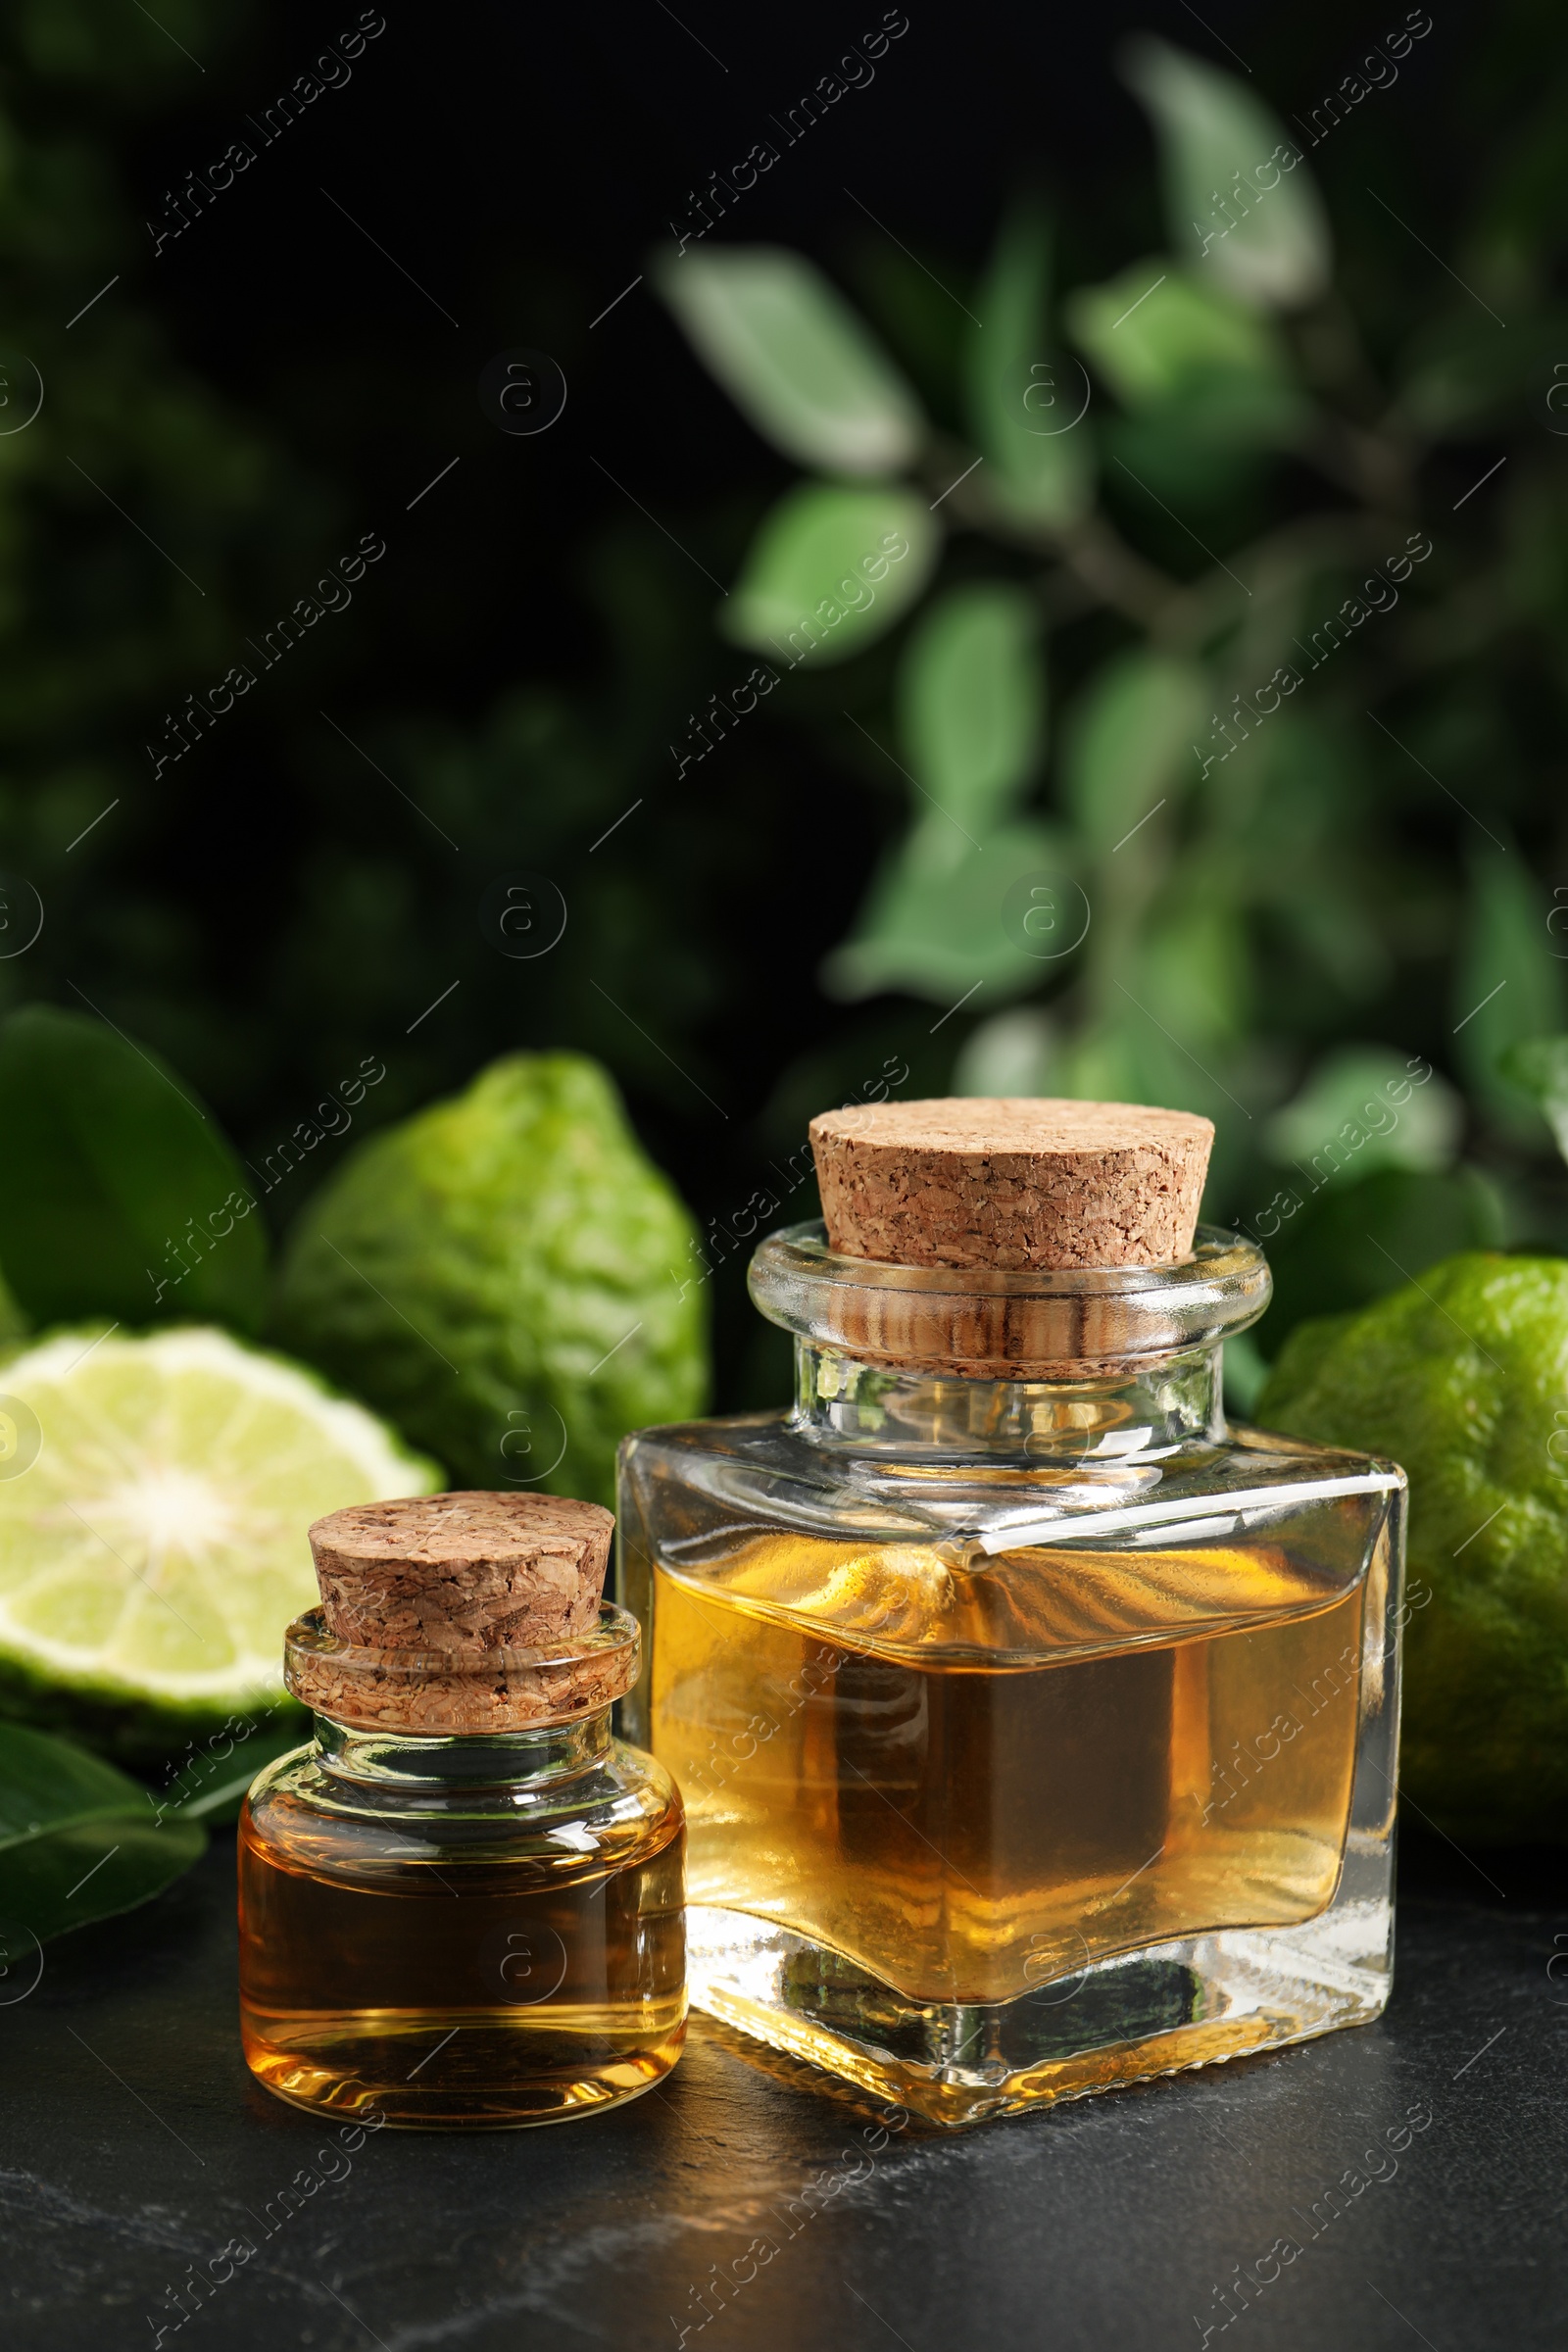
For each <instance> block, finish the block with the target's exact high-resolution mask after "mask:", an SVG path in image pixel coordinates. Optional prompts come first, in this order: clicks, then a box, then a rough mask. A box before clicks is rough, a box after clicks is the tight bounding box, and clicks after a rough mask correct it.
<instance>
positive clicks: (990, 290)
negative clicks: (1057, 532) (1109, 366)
mask: <svg viewBox="0 0 1568 2352" xmlns="http://www.w3.org/2000/svg"><path fill="white" fill-rule="evenodd" d="M977 299H978V307H979V311H980V315H981V317H982V319H984V322H985V323H984V325H983V326H981V327H975V328H973V329H971V331H970V333H969V336H968V340H967V344H966V347H965V355H964V356H965V375H966V379H967V388H968V409H969V418H970V423H971V426H972V429H973V432H974V436H975V442H976V446H977V447H978V448H979V449H980V450H981V451H982V452H983V453H984V455H985V458H986V460H987V471H986V474H985V475H984V476H983V477H981V486H982V487H983V488H984V489H985V491H986V493H987V495H988V496H989V497H990V498H991V499H992V501H993V502H994V504H996V505H997V506H999V507H1000V508H1001V509H1002V510H1003V512H1004V513H1005V514H1006V515H1009V516H1011V517H1012V518H1013V519H1014V520H1016V521H1019V522H1024V523H1045V524H1048V525H1050V526H1052V527H1054V528H1059V527H1060V526H1061V525H1062V524H1064V523H1070V522H1074V521H1076V520H1077V518H1078V516H1079V515H1081V514H1082V513H1083V512H1084V509H1085V508H1086V507H1087V506H1088V504H1089V502H1090V500H1091V498H1092V497H1093V495H1094V446H1093V442H1092V440H1091V436H1090V428H1089V424H1088V420H1087V418H1086V417H1078V421H1077V422H1076V423H1072V422H1070V421H1069V419H1071V418H1073V417H1077V416H1078V409H1079V397H1080V396H1081V397H1082V399H1083V400H1084V401H1087V399H1088V393H1089V387H1088V383H1087V381H1086V380H1085V381H1083V382H1082V383H1081V384H1079V383H1076V382H1075V380H1074V379H1076V378H1077V376H1078V374H1079V370H1078V368H1076V366H1072V367H1070V368H1062V367H1060V365H1059V364H1057V362H1056V360H1055V357H1054V348H1053V345H1052V342H1051V340H1050V334H1049V328H1050V299H1051V232H1050V228H1049V225H1048V223H1047V221H1046V219H1045V216H1044V214H1043V213H1042V212H1041V211H1040V210H1039V208H1038V207H1035V206H1027V207H1023V208H1021V209H1020V210H1018V211H1017V212H1015V213H1014V214H1013V215H1012V216H1011V218H1010V219H1009V220H1008V221H1005V223H1004V225H1003V229H1002V234H1001V236H1000V237H999V238H998V240H997V248H996V251H995V253H994V254H993V255H992V258H991V266H990V269H989V270H988V271H987V273H986V276H985V279H984V282H983V283H982V285H981V287H980V291H979V295H978V298H977ZM1053 428H1054V429H1053Z"/></svg>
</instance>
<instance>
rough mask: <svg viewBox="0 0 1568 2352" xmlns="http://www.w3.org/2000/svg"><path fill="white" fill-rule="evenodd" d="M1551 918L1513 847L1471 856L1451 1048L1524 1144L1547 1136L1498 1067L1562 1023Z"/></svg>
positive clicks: (1532, 1106)
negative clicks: (1549, 925)
mask: <svg viewBox="0 0 1568 2352" xmlns="http://www.w3.org/2000/svg"><path fill="white" fill-rule="evenodd" d="M1548 919H1549V918H1548V916H1547V913H1546V910H1545V907H1544V903H1543V902H1542V899H1541V895H1540V893H1539V891H1538V889H1537V887H1536V885H1535V883H1534V882H1533V881H1532V879H1531V877H1530V875H1529V873H1528V872H1527V871H1526V869H1525V866H1524V864H1523V861H1522V860H1521V859H1520V858H1519V856H1518V854H1517V853H1513V854H1509V853H1506V852H1503V853H1499V854H1498V855H1497V856H1495V857H1493V856H1492V855H1490V854H1489V855H1488V856H1486V857H1484V858H1477V859H1476V860H1475V863H1474V865H1473V866H1472V868H1471V875H1470V901H1469V906H1468V908H1467V911H1466V922H1465V931H1464V938H1463V942H1462V945H1461V948H1460V952H1459V955H1458V957H1457V958H1456V961H1455V967H1454V974H1453V995H1452V999H1451V1009H1452V1013H1453V1026H1454V1054H1455V1056H1456V1058H1457V1059H1458V1061H1459V1064H1460V1067H1461V1069H1462V1070H1463V1072H1464V1074H1465V1077H1466V1079H1467V1081H1468V1083H1469V1085H1470V1088H1471V1090H1472V1091H1473V1093H1474V1094H1475V1095H1476V1096H1477V1097H1478V1098H1479V1100H1480V1101H1481V1102H1482V1103H1484V1104H1485V1105H1486V1108H1487V1109H1488V1111H1489V1112H1490V1113H1491V1115H1492V1116H1493V1118H1495V1120H1496V1121H1497V1123H1498V1125H1499V1126H1501V1127H1502V1128H1503V1129H1504V1130H1505V1131H1506V1132H1508V1133H1509V1134H1512V1135H1514V1136H1517V1137H1518V1138H1519V1140H1520V1141H1521V1142H1531V1141H1544V1138H1543V1137H1542V1135H1541V1113H1540V1111H1539V1110H1538V1108H1537V1107H1536V1103H1535V1099H1534V1098H1533V1097H1532V1096H1531V1095H1530V1094H1528V1093H1526V1092H1523V1091H1521V1089H1520V1088H1519V1087H1518V1086H1516V1085H1514V1084H1512V1083H1510V1079H1509V1076H1508V1074H1507V1073H1501V1074H1499V1065H1500V1063H1501V1059H1502V1056H1503V1054H1505V1053H1506V1052H1507V1050H1508V1048H1509V1047H1510V1046H1512V1045H1518V1044H1521V1043H1523V1041H1524V1040H1525V1039H1527V1038H1538V1037H1542V1036H1546V1035H1550V1034H1553V1033H1555V1032H1556V1031H1557V1030H1558V1029H1560V1028H1561V1027H1562V1026H1563V1011H1564V1006H1563V985H1562V965H1561V964H1560V963H1558V962H1557V961H1555V960H1554V958H1553V956H1552V955H1551V954H1550V952H1549V951H1550V948H1551V935H1550V934H1549V933H1548V931H1547V929H1546V923H1547V920H1548Z"/></svg>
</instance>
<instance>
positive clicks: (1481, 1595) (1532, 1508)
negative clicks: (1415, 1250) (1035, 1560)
mask: <svg viewBox="0 0 1568 2352" xmlns="http://www.w3.org/2000/svg"><path fill="white" fill-rule="evenodd" d="M1253 1418H1254V1419H1255V1420H1256V1421H1257V1422H1259V1423H1260V1424H1261V1425H1262V1426H1263V1427H1265V1428H1270V1429H1279V1430H1284V1431H1286V1432H1288V1433H1289V1434H1290V1435H1291V1436H1293V1437H1299V1438H1315V1439H1318V1440H1320V1441H1322V1442H1324V1443H1326V1444H1328V1445H1331V1446H1353V1447H1355V1448H1356V1449H1357V1450H1358V1451H1361V1452H1366V1453H1384V1454H1392V1455H1393V1456H1394V1458H1395V1459H1396V1460H1397V1461H1398V1462H1401V1463H1402V1464H1403V1466H1404V1468H1405V1470H1406V1471H1407V1472H1408V1474H1409V1479H1410V1535H1409V1568H1408V1575H1407V1578H1406V1587H1405V1626H1406V1633H1405V1640H1406V1644H1407V1647H1406V1660H1407V1670H1408V1680H1407V1685H1406V1696H1405V1716H1404V1737H1403V1747H1402V1757H1401V1767H1400V1779H1401V1783H1402V1785H1403V1787H1404V1789H1406V1791H1407V1792H1408V1794H1409V1795H1410V1797H1411V1798H1412V1800H1413V1802H1414V1804H1415V1806H1416V1807H1417V1808H1418V1809H1419V1810H1420V1811H1424V1812H1425V1813H1427V1814H1428V1815H1429V1816H1430V1817H1431V1819H1432V1820H1433V1821H1434V1822H1435V1823H1436V1824H1437V1825H1438V1826H1439V1827H1440V1828H1441V1829H1443V1830H1445V1831H1446V1832H1447V1833H1448V1835H1449V1836H1451V1837H1453V1838H1458V1839H1461V1840H1466V1841H1493V1842H1498V1841H1504V1840H1507V1841H1512V1840H1518V1839H1528V1838H1544V1839H1553V1840H1558V1839H1568V1259H1564V1258H1558V1257H1503V1256H1498V1255H1495V1254H1493V1253H1492V1252H1490V1251H1486V1252H1483V1251H1466V1252H1465V1253H1463V1254H1462V1255H1460V1256H1458V1257H1449V1258H1445V1259H1444V1260H1443V1261H1442V1263H1441V1264H1439V1265H1436V1266H1433V1267H1431V1268H1429V1269H1428V1270H1427V1271H1426V1272H1424V1273H1423V1274H1422V1276H1421V1278H1420V1281H1419V1282H1413V1283H1411V1284H1409V1285H1408V1286H1407V1287H1406V1288H1405V1289H1403V1290H1400V1291H1396V1292H1393V1293H1391V1294H1390V1296H1389V1297H1388V1298H1386V1299H1377V1300H1376V1301H1375V1302H1374V1303H1373V1304H1372V1305H1370V1306H1368V1307H1364V1308H1362V1309H1361V1310H1360V1312H1359V1313H1356V1314H1352V1315H1340V1316H1334V1317H1332V1318H1328V1319H1325V1320H1322V1321H1317V1322H1310V1323H1302V1324H1299V1326H1298V1327H1297V1329H1296V1330H1295V1331H1294V1332H1293V1333H1292V1335H1291V1337H1290V1339H1289V1341H1288V1342H1287V1343H1286V1346H1285V1348H1284V1350H1283V1352H1282V1353H1281V1356H1280V1360H1279V1363H1278V1364H1277V1366H1276V1367H1275V1370H1274V1372H1273V1374H1272V1376H1271V1377H1270V1379H1269V1382H1268V1385H1267V1387H1266V1388H1265V1390H1264V1391H1263V1394H1262V1395H1261V1397H1259V1398H1258V1402H1257V1406H1256V1410H1255V1412H1254V1414H1253Z"/></svg>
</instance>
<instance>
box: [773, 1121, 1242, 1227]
mask: <svg viewBox="0 0 1568 2352" xmlns="http://www.w3.org/2000/svg"><path fill="white" fill-rule="evenodd" d="M810 1135H811V1149H812V1152H813V1153H814V1154H815V1158H816V1175H817V1183H818V1186H819V1188H820V1191H821V1195H822V1213H823V1216H824V1218H825V1220H826V1223H827V1234H828V1242H829V1245H830V1247H831V1248H832V1249H833V1250H837V1251H839V1252H841V1253H842V1254H843V1255H845V1256H847V1257H870V1258H880V1259H882V1260H884V1261H885V1262H888V1263H891V1264H894V1265H902V1266H958V1267H965V1266H997V1267H1001V1268H1005V1269H1018V1268H1022V1267H1051V1266H1160V1265H1170V1264H1172V1263H1174V1261H1175V1260H1176V1259H1178V1258H1183V1257H1186V1256H1187V1255H1188V1254H1189V1252H1190V1251H1191V1250H1192V1247H1193V1235H1194V1232H1195V1230H1196V1228H1197V1224H1198V1210H1199V1204H1200V1202H1201V1199H1202V1192H1203V1180H1204V1177H1205V1176H1206V1174H1207V1172H1208V1153H1209V1147H1210V1145H1211V1144H1212V1142H1213V1140H1214V1128H1213V1123H1212V1121H1211V1120H1208V1119H1204V1118H1199V1117H1197V1116H1195V1115H1194V1114H1193V1113H1192V1112H1190V1111H1184V1110H1158V1109H1154V1108H1152V1107H1151V1106H1149V1105H1146V1104H1143V1103H1076V1102H1072V1101H1067V1100H1060V1099H1055V1098H1038V1099H1036V1098H1027V1097H1026V1098H1016V1099H992V1098H985V1097H956V1098H951V1099H948V1100H939V1101H933V1102H926V1103H866V1104H864V1105H858V1106H856V1107H853V1108H850V1109H846V1110H830V1111H824V1112H823V1113H822V1114H821V1116H820V1117H818V1118H814V1119H813V1120H812V1121H811V1128H810Z"/></svg>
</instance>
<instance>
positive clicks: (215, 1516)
mask: <svg viewBox="0 0 1568 2352" xmlns="http://www.w3.org/2000/svg"><path fill="white" fill-rule="evenodd" d="M439 1484H440V1479H439V1475H438V1473H437V1471H436V1468H435V1465H434V1464H433V1463H432V1462H429V1461H426V1460H425V1459H423V1458H422V1457H421V1456H420V1455H418V1454H415V1453H411V1452H410V1451H409V1450H408V1449H407V1448H406V1447H405V1446H402V1445H401V1444H400V1443H399V1441H398V1439H397V1438H396V1437H395V1436H394V1434H393V1433H392V1431H391V1430H389V1429H388V1428H387V1426H386V1424H385V1423H384V1422H382V1421H378V1420H376V1419H375V1418H374V1416H373V1415H371V1414H370V1413H368V1412H367V1411H366V1410H365V1408H364V1406H363V1405H358V1404H354V1403H351V1402H350V1401H349V1400H348V1399H347V1398H346V1397H337V1396H333V1395H332V1394H331V1393H330V1392H329V1391H328V1390H327V1389H326V1388H325V1387H324V1386H323V1385H322V1383H321V1382H320V1381H319V1380H318V1379H317V1378H316V1377H315V1375H314V1374H313V1373H310V1372H308V1371H306V1370H305V1369H304V1368H303V1367H302V1366H300V1365H298V1364H293V1363H290V1362H288V1361H287V1360H286V1358H284V1357H281V1356H276V1355H270V1354H266V1353H264V1352H263V1351H261V1350H260V1349H258V1348H246V1347H242V1346H241V1345H240V1343H239V1342H238V1341H236V1340H232V1339H230V1338H229V1337H228V1335H227V1334H226V1333H225V1332H221V1331H213V1330H205V1329H195V1328H190V1329H183V1328H180V1329H174V1330H172V1331H162V1332H158V1333H156V1334H153V1335H151V1336H149V1337H147V1338H145V1339H141V1338H134V1337H123V1336H120V1335H119V1334H116V1333H114V1332H109V1333H97V1334H95V1333H94V1332H93V1331H91V1330H88V1331H66V1332H56V1333H53V1334H51V1335H50V1337H48V1338H47V1339H45V1340H43V1341H41V1342H40V1343H38V1344H37V1345H36V1346H33V1347H31V1348H27V1349H25V1351H24V1352H23V1353H21V1354H18V1355H14V1356H12V1358H11V1359H10V1361H9V1362H5V1363H0V1711H4V1712H7V1713H10V1714H12V1715H19V1716H25V1717H26V1718H27V1719H29V1720H30V1721H32V1722H36V1723H48V1724H56V1725H61V1726H68V1727H70V1728H71V1729H72V1730H73V1731H74V1732H75V1733H76V1735H77V1736H78V1737H79V1738H83V1739H87V1740H91V1741H92V1742H93V1743H94V1744H96V1745H99V1746H103V1747H108V1748H112V1749H114V1750H115V1751H116V1752H118V1753H120V1754H123V1755H129V1756H143V1757H146V1756H152V1755H157V1754H164V1753H167V1752H168V1751H169V1749H170V1748H171V1747H172V1746H176V1745H177V1744H178V1742H179V1741H180V1740H182V1739H188V1738H190V1737H192V1736H197V1735H200V1734H202V1733H205V1732H207V1731H209V1730H210V1729H212V1728H214V1727H216V1726H220V1725H222V1724H224V1723H225V1722H226V1720H227V1718H228V1717H229V1716H230V1715H233V1714H244V1713H246V1711H247V1710H249V1711H250V1712H251V1713H254V1712H255V1710H256V1709H257V1708H258V1707H261V1708H266V1707H269V1706H270V1705H271V1704H272V1703H273V1702H274V1701H275V1700H277V1699H279V1698H280V1697H281V1695H282V1677H281V1663H282V1643H283V1633H284V1629H285V1628H286V1626H287V1625H288V1623H289V1621H290V1619H291V1618H293V1617H296V1616H298V1614H299V1612H300V1611H301V1610H302V1609H306V1608H309V1607H310V1606H311V1605H312V1604H313V1602H314V1601H315V1599H316V1597H317V1592H316V1579H315V1574H314V1571H313V1569H312V1564H311V1548H310V1544H309V1543H308V1542H307V1540H306V1531H307V1529H308V1528H309V1527H310V1525H311V1522H312V1520H313V1519H319V1518H320V1517H321V1516H322V1514H323V1513H324V1512H327V1511H335V1510H338V1509H341V1508H342V1506H343V1505H344V1504H346V1503H352V1502H371V1501H378V1500H380V1499H382V1498H384V1497H386V1496H389V1495H425V1494H429V1493H430V1492H431V1490H432V1489H433V1488H435V1487H436V1486H438V1485H439Z"/></svg>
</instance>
